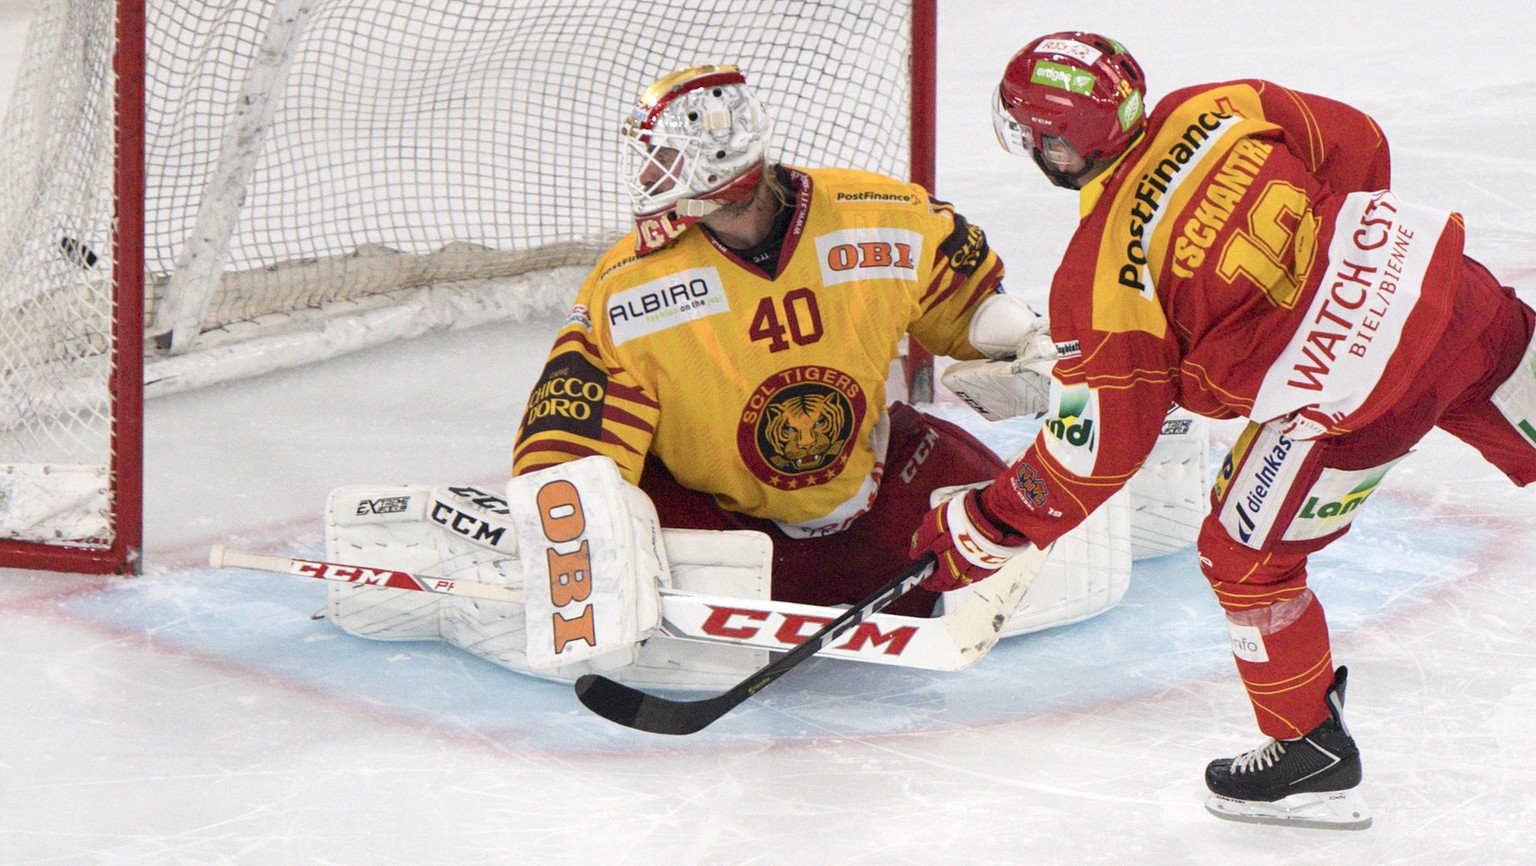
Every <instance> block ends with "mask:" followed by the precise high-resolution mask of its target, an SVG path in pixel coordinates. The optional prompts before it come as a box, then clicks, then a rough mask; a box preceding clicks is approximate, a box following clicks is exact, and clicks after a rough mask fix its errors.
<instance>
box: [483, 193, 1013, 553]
mask: <svg viewBox="0 0 1536 866" xmlns="http://www.w3.org/2000/svg"><path fill="white" fill-rule="evenodd" d="M786 173H787V176H788V179H789V180H790V186H791V189H792V190H793V192H794V195H795V202H794V214H793V217H792V220H791V221H790V224H789V230H788V232H787V234H786V236H785V238H784V241H783V244H782V246H781V247H780V253H779V257H778V268H777V273H775V274H769V273H766V272H765V271H763V270H761V269H760V268H758V267H757V266H755V265H753V264H750V263H748V262H746V261H744V260H742V259H741V258H739V257H738V256H737V255H736V254H734V253H733V252H731V251H730V250H728V249H726V248H725V247H724V246H722V245H720V244H719V243H718V242H717V241H716V240H715V239H714V238H713V237H712V236H711V235H710V234H709V233H708V232H706V231H704V230H703V229H702V228H700V229H699V230H696V231H689V232H685V233H684V234H683V235H682V236H681V237H679V238H678V239H677V241H676V242H675V243H673V244H672V245H670V246H668V247H666V248H664V249H662V250H659V251H657V252H654V253H651V254H649V255H645V256H636V255H635V254H634V252H633V250H634V239H633V238H632V237H627V238H625V239H624V240H621V241H620V242H619V243H618V244H617V245H615V246H614V247H613V248H612V249H611V250H609V252H608V253H607V255H605V256H604V257H603V259H602V260H601V261H599V262H598V264H597V266H596V267H595V268H594V269H593V271H592V273H591V275H590V276H589V277H588V278H587V280H586V282H585V283H584V284H583V285H582V287H581V289H580V291H579V292H578V294H577V298H576V305H575V307H574V309H573V310H572V312H571V315H570V318H569V319H567V321H566V323H565V325H564V327H562V328H561V330H560V332H559V334H558V336H557V337H556V339H555V345H554V349H553V350H552V351H551V353H550V357H549V361H548V364H547V365H546V367H545V369H544V373H543V375H542V376H541V378H540V379H539V382H538V384H537V385H536V386H535V388H534V391H533V394H532V396H531V398H530V399H529V403H528V409H527V412H526V414H525V415H524V417H523V422H522V428H521V430H520V432H519V435H518V443H517V447H516V449H515V451H514V454H513V473H514V474H516V475H521V474H523V473H525V472H529V471H532V470H536V469H539V468H541V467H544V466H549V465H552V464H556V463H560V462H563V461H567V460H574V459H577V458H581V457H585V456H588V455H592V454H603V455H607V456H608V457H611V458H613V459H614V460H615V461H616V462H617V463H618V464H619V468H620V470H621V471H622V473H623V475H624V477H625V479H626V480H628V481H630V482H631V483H637V482H638V480H639V477H640V473H641V470H642V468H643V466H644V463H645V457H646V454H647V453H650V454H654V455H656V456H657V457H658V458H659V459H660V460H661V462H662V463H663V464H664V465H665V466H666V467H667V468H668V469H669V470H670V471H671V473H672V474H673V476H675V477H676V478H677V480H678V481H679V482H681V483H682V484H683V485H684V486H686V487H689V488H691V489H694V490H699V491H703V492H706V493H709V494H712V495H713V496H714V497H715V499H716V500H717V501H718V502H719V504H720V505H721V507H723V508H726V509H728V510H731V511H735V512H738V513H742V514H748V515H751V516H754V517H761V518H766V519H770V520H775V521H778V522H779V523H780V524H781V525H783V526H785V528H786V530H787V531H792V532H796V533H797V534H814V533H821V532H831V531H836V530H837V529H839V528H841V527H842V526H844V525H846V524H847V522H848V521H850V520H852V519H853V518H854V517H856V516H857V515H858V514H861V513H863V511H865V510H866V509H867V508H868V506H869V503H870V501H872V500H873V498H874V495H875V492H876V490H877V488H878V485H879V481H880V475H881V472H882V471H883V459H884V450H885V437H886V424H885V423H884V417H885V385H886V377H887V375H888V373H889V370H890V366H891V362H892V360H893V359H894V358H895V357H896V354H897V351H898V345H899V340H900V338H901V336H902V335H903V334H908V333H910V334H911V335H912V337H913V338H914V339H916V340H917V341H918V342H919V343H920V344H921V345H922V346H923V347H924V348H926V349H928V350H929V351H930V352H933V353H934V354H937V355H948V356H951V357H956V358H977V357H980V355H979V353H977V352H976V351H975V349H974V348H972V347H971V345H970V344H969V342H968V341H967V339H966V333H967V328H968V325H969V323H970V318H971V315H972V313H973V312H974V310H975V309H976V307H977V305H979V304H980V303H981V301H982V300H984V299H985V298H986V297H987V296H988V295H989V294H992V293H993V292H996V291H998V290H999V285H1000V283H1001V280H1002V276H1003V267H1002V263H1001V262H1000V261H999V260H998V258H997V256H996V255H995V254H994V253H993V252H992V251H991V249H990V248H989V247H988V246H987V242H986V236H985V235H984V234H983V233H982V232H981V230H980V229H978V228H976V227H975V226H972V225H969V224H968V223H967V222H966V221H965V220H964V218H962V217H961V216H960V215H959V214H957V213H955V211H954V210H953V208H951V207H950V206H949V205H948V204H945V203H943V202H938V201H934V200H933V199H931V198H930V197H929V195H928V193H927V192H926V191H925V190H924V189H923V188H922V187H920V186H917V185H915V184H907V183H902V182H900V181H897V180H894V179H892V178H888V177H884V176H880V175H875V174H869V173H865V172H858V171H850V170H842V169H787V170H786Z"/></svg>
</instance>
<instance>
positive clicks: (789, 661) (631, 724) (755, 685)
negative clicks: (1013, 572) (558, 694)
mask: <svg viewBox="0 0 1536 866" xmlns="http://www.w3.org/2000/svg"><path fill="white" fill-rule="evenodd" d="M933 562H934V560H933V554H931V553H930V554H927V555H925V556H924V557H923V558H922V559H919V560H918V561H917V562H915V563H913V564H912V565H911V566H909V567H908V568H907V570H906V571H903V572H902V573H901V574H899V575H897V576H896V577H895V578H894V579H892V580H891V582H890V583H887V584H886V585H885V586H882V587H880V588H879V589H877V590H875V592H874V594H873V595H871V596H869V597H868V598H866V599H864V600H863V601H861V602H859V603H858V604H857V605H854V606H853V607H852V608H849V609H848V610H847V611H844V612H843V615H842V616H839V617H838V618H837V619H834V620H832V621H831V622H829V623H827V624H826V625H824V626H822V627H821V628H820V629H819V630H818V631H817V632H816V633H815V634H813V635H811V636H810V637H808V638H806V639H805V640H804V641H802V642H801V643H800V644H799V645H798V646H796V647H795V648H794V649H792V650H790V651H789V652H787V653H785V654H784V655H783V656H781V657H780V658H779V659H777V660H775V661H771V662H769V663H768V664H767V665H766V666H764V667H763V668H761V669H760V670H758V671H757V672H755V673H753V674H752V675H751V676H749V677H747V678H746V679H744V680H742V681H741V682H739V683H737V684H736V685H734V686H732V687H731V688H730V690H729V691H727V692H725V693H724V694H721V695H717V696H716V697H713V698H704V699H702V700H697V701H674V700H671V699H670V698H662V697H657V696H656V695H648V694H646V693H645V692H642V691H639V690H638V689H632V688H630V687H629V686H626V685H624V684H622V683H616V682H614V681H613V680H610V679H608V678H607V677H602V676H598V675H597V674H584V675H582V676H581V677H578V678H577V679H576V697H577V699H579V700H580V701H581V703H582V704H583V705H584V706H585V707H586V708H587V709H589V710H591V711H592V712H594V713H596V714H598V715H599V716H602V717H603V718H605V719H607V720H608V721H610V722H614V723H616V724H620V725H623V726H625V727H627V728H634V729H635V730H637V731H646V732H648V733H652V734H692V733H694V732H696V731H700V730H703V729H704V728H706V727H708V726H709V724H710V723H711V722H713V721H714V720H715V719H718V718H720V717H721V716H723V715H725V714H726V713H728V712H730V711H731V709H732V708H734V707H735V706H737V705H738V704H740V703H741V702H742V701H745V700H746V699H747V698H750V697H752V696H753V695H755V694H757V693H758V691H759V690H761V689H763V688H766V687H767V686H768V684H769V683H772V682H773V681H774V680H776V679H778V678H779V677H781V676H783V675H784V674H785V673H787V672H788V671H789V670H790V669H791V668H793V667H795V666H796V665H798V664H800V663H801V662H803V661H805V660H806V659H808V658H810V657H811V656H813V655H815V654H816V652H817V651H818V650H820V649H821V648H822V647H824V646H826V645H827V644H829V643H831V642H832V641H834V640H836V639H837V638H838V637H839V636H840V635H842V634H844V633H845V632H847V631H848V630H849V629H851V628H854V627H855V626H857V625H858V624H859V623H861V622H863V621H864V620H866V619H868V618H869V617H870V616H872V615H874V614H875V613H877V612H879V610H880V609H881V608H883V607H885V606H886V605H888V604H890V603H891V602H893V601H895V600H896V599H897V598H900V597H901V596H902V595H903V594H905V593H906V591H907V590H909V589H911V588H912V587H914V586H917V585H918V584H919V583H922V582H923V581H924V580H925V579H927V577H928V575H930V574H932V573H933Z"/></svg>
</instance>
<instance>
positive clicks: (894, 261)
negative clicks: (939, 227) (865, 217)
mask: <svg viewBox="0 0 1536 866" xmlns="http://www.w3.org/2000/svg"><path fill="white" fill-rule="evenodd" d="M816 254H817V256H818V257H819V259H820V261H821V282H822V284H823V285H828V286H834V285H837V284H838V283H851V282H853V281H854V280H908V281H915V280H916V279H917V263H918V262H920V261H922V260H923V236H922V235H921V234H920V233H918V232H914V231H907V230H906V229H896V228H856V229H841V230H838V231H835V232H828V233H826V234H824V235H818V236H817V237H816Z"/></svg>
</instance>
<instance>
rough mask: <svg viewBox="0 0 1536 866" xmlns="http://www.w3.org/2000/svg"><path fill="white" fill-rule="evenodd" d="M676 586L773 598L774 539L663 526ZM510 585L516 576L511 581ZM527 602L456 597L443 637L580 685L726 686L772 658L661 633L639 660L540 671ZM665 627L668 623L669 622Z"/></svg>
mask: <svg viewBox="0 0 1536 866" xmlns="http://www.w3.org/2000/svg"><path fill="white" fill-rule="evenodd" d="M661 534H662V541H663V543H664V545H665V546H666V549H667V556H668V559H669V560H670V561H671V567H672V582H673V586H675V587H677V588H678V589H686V590H690V591H693V592H700V593H707V594H711V595H728V596H732V597H737V598H749V599H767V598H769V597H770V578H769V575H770V571H771V569H772V564H773V543H772V542H771V541H770V540H769V538H768V536H766V535H764V534H762V533H760V532H749V531H739V532H708V531H702V530H681V529H663V530H662V533H661ZM509 582H511V581H509ZM524 615H525V610H524V606H523V605H513V604H503V603H499V602H483V601H475V600H472V599H450V600H449V601H448V602H447V603H446V604H445V609H444V612H443V620H442V622H443V636H444V637H445V638H446V639H447V640H448V641H449V642H450V643H452V644H454V645H455V646H458V647H461V648H463V649H464V650H467V651H468V652H471V653H474V654H475V655H477V656H480V657H481V658H484V659H486V660H488V661H491V662H494V663H495V664H498V665H501V666H502V667H505V668H510V669H511V670H515V671H518V672H519V673H525V674H531V675H533V676H537V677H541V678H544V679H551V680H557V681H561V682H573V681H574V680H575V679H576V678H577V677H579V676H581V675H582V674H586V673H601V674H603V675H604V676H607V677H610V678H612V679H614V680H617V681H618V682H622V683H625V684H627V685H630V686H634V687H636V688H675V689H707V690H712V691H714V690H720V689H724V688H728V687H729V686H732V685H735V684H736V683H737V682H739V681H740V680H741V679H742V678H743V677H745V676H747V675H748V674H750V673H752V672H753V671H755V670H757V669H758V668H760V667H762V666H763V665H765V664H767V663H768V653H767V651H766V650H760V649H754V648H752V647H739V646H729V645H724V644H705V643H698V642H694V641H683V640H677V639H674V638H670V637H667V636H666V635H665V634H656V635H653V636H651V637H650V638H648V639H647V640H646V641H645V642H644V643H643V644H641V645H640V647H639V649H638V651H637V653H636V654H635V658H634V661H633V662H630V663H627V664H619V665H612V664H608V663H606V660H605V659H604V658H602V657H600V656H599V657H595V658H592V659H589V660H587V661H580V662H572V663H568V664H562V665H560V666H559V667H558V668H557V669H554V670H549V669H535V668H534V667H533V666H532V665H530V664H529V663H528V653H527V636H526V629H525V626H524ZM662 628H663V630H665V623H663V624H662Z"/></svg>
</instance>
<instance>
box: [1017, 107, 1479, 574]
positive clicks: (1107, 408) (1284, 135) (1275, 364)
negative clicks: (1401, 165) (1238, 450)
mask: <svg viewBox="0 0 1536 866" xmlns="http://www.w3.org/2000/svg"><path fill="white" fill-rule="evenodd" d="M1389 183H1390V160H1389V156H1388V149H1387V143H1386V140H1385V138H1384V137H1383V136H1382V134H1381V130H1380V129H1379V128H1378V127H1377V126H1376V124H1375V123H1374V122H1373V121H1372V120H1371V119H1370V118H1369V117H1367V116H1366V115H1365V114H1363V113H1361V112H1359V111H1357V110H1355V109H1353V108H1350V107H1349V106H1346V105H1344V104H1342V103H1339V102H1335V101H1333V100H1329V99H1325V98H1322V97H1318V96H1313V95H1311V94H1304V93H1298V92H1296V91H1292V90H1287V89H1285V88H1283V87H1279V86H1278V85H1275V84H1272V83H1268V82H1264V81H1236V82H1229V83H1225V84H1215V85H1207V86H1201V87H1194V88H1188V89H1185V90H1181V91H1177V92H1175V93H1173V94H1171V95H1169V96H1168V97H1166V98H1165V99H1164V100H1163V101H1162V102H1161V103H1160V104H1159V106H1158V108H1157V110H1156V111H1155V112H1154V113H1153V114H1152V116H1151V117H1150V118H1149V123H1148V128H1147V132H1146V133H1145V135H1144V136H1143V138H1142V139H1141V141H1140V142H1138V143H1137V144H1136V145H1135V146H1134V147H1133V148H1132V149H1131V150H1130V151H1129V152H1128V153H1127V154H1126V155H1125V156H1124V157H1123V158H1122V159H1121V161H1120V162H1119V163H1118V164H1117V165H1115V166H1113V167H1111V168H1110V169H1109V170H1108V171H1106V172H1105V173H1104V174H1103V175H1101V176H1100V177H1099V178H1098V179H1096V180H1095V181H1094V182H1091V183H1090V184H1088V186H1087V187H1085V188H1084V190H1083V192H1082V209H1083V221H1082V223H1081V224H1080V226H1079V228H1078V230H1077V233H1076V234H1075V235H1074V236H1073V239H1072V241H1071V243H1070V245H1069V246H1068V249H1067V251H1066V254H1065V256H1064V258H1063V263H1062V265H1061V267H1060V268H1059V269H1058V271H1057V273H1056V276H1055V278H1054V280H1053V283H1052V286H1051V304H1050V308H1051V330H1052V335H1053V337H1054V339H1055V340H1056V341H1057V344H1058V349H1059V350H1060V352H1061V359H1060V360H1059V361H1058V363H1057V365H1056V367H1055V370H1054V375H1055V378H1056V379H1057V385H1058V393H1057V394H1056V395H1055V398H1054V399H1055V401H1056V406H1055V408H1054V412H1053V415H1052V416H1050V417H1048V418H1047V421H1046V425H1045V428H1044V429H1043V430H1042V432H1041V434H1040V436H1039V437H1038V438H1037V439H1036V441H1035V443H1034V444H1033V445H1032V446H1031V448H1030V449H1029V450H1028V452H1027V453H1026V454H1025V456H1024V457H1023V458H1022V459H1021V460H1020V461H1019V463H1017V464H1016V465H1015V467H1014V471H1013V475H1012V479H1011V481H1012V483H1011V485H1005V484H999V485H994V490H993V491H990V492H989V496H988V499H987V501H988V504H989V505H990V506H992V507H994V508H995V509H996V510H997V513H998V514H999V515H1000V516H1005V517H1006V518H1007V519H1009V520H1010V521H1011V522H1012V523H1014V525H1016V526H1017V527H1018V528H1019V529H1020V530H1022V531H1023V532H1025V533H1026V534H1027V535H1029V537H1030V538H1032V539H1034V540H1036V541H1037V542H1039V543H1042V544H1043V543H1045V542H1048V541H1051V540H1052V539H1054V538H1056V537H1058V536H1059V535H1060V534H1061V533H1062V532H1064V531H1066V530H1067V529H1069V528H1070V527H1071V526H1073V525H1075V524H1076V522H1077V521H1079V520H1081V519H1082V518H1083V517H1084V516H1086V515H1087V514H1088V513H1089V512H1090V511H1092V510H1093V509H1094V508H1095V507H1097V506H1098V505H1099V504H1100V503H1101V502H1102V501H1103V500H1104V499H1106V498H1107V497H1108V496H1109V495H1110V494H1112V493H1113V492H1114V491H1115V490H1117V489H1118V488H1119V487H1120V486H1121V485H1123V484H1124V483H1125V482H1126V481H1127V480H1128V479H1129V478H1130V476H1131V475H1132V474H1133V473H1134V472H1135V471H1136V470H1137V468H1138V467H1139V466H1140V464H1141V461H1142V460H1143V459H1144V458H1145V457H1146V455H1147V453H1148V452H1149V451H1150V450H1151V448H1152V446H1153V444H1154V443H1155V441H1156V439H1157V436H1158V432H1159V430H1160V428H1161V425H1162V422H1163V409H1164V408H1165V407H1167V406H1169V405H1170V404H1172V403H1175V402H1177V403H1179V404H1180V405H1182V406H1184V407H1186V408H1188V409H1190V410H1192V411H1194V412H1197V413H1199V414H1202V415H1207V416H1210V417H1216V418H1231V417H1237V416H1243V417H1248V418H1250V419H1252V420H1254V421H1258V422H1265V421H1270V420H1274V419H1281V418H1284V419H1288V420H1287V423H1288V424H1290V425H1292V426H1291V427H1290V429H1289V432H1290V434H1291V435H1294V436H1298V437H1305V438H1312V437H1316V436H1323V435H1336V434H1340V433H1343V432H1347V431H1349V430H1353V429H1358V428H1359V427H1361V426H1363V425H1365V424H1367V423H1369V422H1370V421H1371V420H1373V419H1374V418H1376V417H1378V416H1379V415H1380V414H1381V413H1382V412H1383V411H1384V410H1385V409H1386V408H1387V407H1388V406H1390V405H1391V403H1392V401H1393V400H1395V399H1396V398H1397V396H1398V395H1399V394H1401V392H1402V389H1403V388H1404V387H1405V386H1406V384H1407V383H1408V382H1409V381H1410V380H1411V379H1412V378H1413V377H1414V376H1415V375H1417V374H1418V372H1419V370H1420V369H1421V368H1422V367H1423V366H1424V364H1425V363H1426V360H1427V353H1428V352H1429V351H1430V349H1431V348H1432V347H1433V346H1434V344H1435V342H1436V340H1437V339H1438V338H1439V336H1440V334H1441V332H1442V330H1443V328H1444V322H1445V313H1446V312H1447V310H1448V308H1449V300H1450V296H1451V292H1452V285H1451V283H1452V279H1451V277H1452V275H1453V274H1454V272H1455V271H1454V269H1455V268H1458V267H1459V266H1460V259H1461V245H1462V234H1461V226H1460V221H1459V218H1457V217H1455V216H1454V215H1452V214H1448V213H1446V212H1444V211H1435V210H1430V209H1428V208H1420V207H1416V206H1411V205H1408V204H1406V203H1404V202H1401V201H1399V200H1398V199H1397V198H1396V197H1395V196H1393V195H1392V194H1391V193H1390V192H1388V191H1386V188H1387V186H1388V185H1389ZM1010 491H1011V492H1010Z"/></svg>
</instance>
